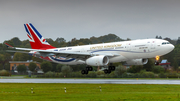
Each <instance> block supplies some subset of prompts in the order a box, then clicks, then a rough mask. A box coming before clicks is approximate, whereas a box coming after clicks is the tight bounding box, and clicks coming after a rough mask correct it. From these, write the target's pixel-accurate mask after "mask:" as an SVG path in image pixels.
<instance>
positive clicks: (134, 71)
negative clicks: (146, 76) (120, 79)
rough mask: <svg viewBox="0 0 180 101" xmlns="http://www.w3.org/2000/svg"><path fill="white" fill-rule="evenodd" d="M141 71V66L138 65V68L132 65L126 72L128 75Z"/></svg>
mask: <svg viewBox="0 0 180 101" xmlns="http://www.w3.org/2000/svg"><path fill="white" fill-rule="evenodd" d="M142 69H143V66H141V65H139V66H135V65H133V66H132V67H130V68H128V69H127V71H128V72H129V73H139V72H140V71H141V70H142Z"/></svg>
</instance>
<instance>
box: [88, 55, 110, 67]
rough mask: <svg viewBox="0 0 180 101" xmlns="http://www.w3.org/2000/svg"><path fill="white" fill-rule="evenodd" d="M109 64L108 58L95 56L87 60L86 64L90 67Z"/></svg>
mask: <svg viewBox="0 0 180 101" xmlns="http://www.w3.org/2000/svg"><path fill="white" fill-rule="evenodd" d="M108 63H109V58H108V57H107V56H93V57H90V58H88V59H87V60H86V64H87V65H90V66H105V65H107V64H108Z"/></svg>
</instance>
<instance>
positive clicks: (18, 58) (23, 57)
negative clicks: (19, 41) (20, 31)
mask: <svg viewBox="0 0 180 101" xmlns="http://www.w3.org/2000/svg"><path fill="white" fill-rule="evenodd" d="M31 59H32V56H30V55H28V54H24V53H18V52H16V53H15V54H14V57H13V61H27V60H31Z"/></svg>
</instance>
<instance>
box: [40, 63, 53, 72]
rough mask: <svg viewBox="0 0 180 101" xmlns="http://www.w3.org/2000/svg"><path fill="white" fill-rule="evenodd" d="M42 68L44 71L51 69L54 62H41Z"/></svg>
mask: <svg viewBox="0 0 180 101" xmlns="http://www.w3.org/2000/svg"><path fill="white" fill-rule="evenodd" d="M41 68H42V70H43V71H44V73H46V72H48V71H51V69H52V64H51V63H50V62H48V61H45V62H42V63H41Z"/></svg>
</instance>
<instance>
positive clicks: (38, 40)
mask: <svg viewBox="0 0 180 101" xmlns="http://www.w3.org/2000/svg"><path fill="white" fill-rule="evenodd" d="M24 27H25V30H26V32H27V36H28V37H29V42H30V45H31V48H32V49H29V48H18V47H13V46H11V45H9V44H7V43H5V44H6V46H8V47H9V48H13V49H16V50H21V51H17V52H22V53H26V52H23V51H29V52H28V54H29V55H32V56H35V57H39V58H41V59H44V60H48V61H51V62H55V63H60V64H68V65H78V64H86V65H87V66H86V68H85V69H84V70H82V71H81V73H82V74H88V72H89V71H92V70H93V68H92V66H101V67H104V66H107V67H108V69H105V70H104V73H105V74H109V73H111V71H114V70H115V66H113V65H112V64H113V63H116V62H126V63H127V64H128V65H144V64H146V63H147V62H148V58H155V59H156V61H155V64H156V65H158V64H159V61H158V60H159V57H160V56H162V55H165V54H167V53H169V52H171V51H172V50H173V49H174V45H172V44H170V43H169V42H168V41H166V40H162V39H141V40H132V41H121V42H110V43H102V44H91V45H82V46H69V47H61V48H56V47H53V46H51V45H50V44H49V43H48V42H47V41H46V39H45V38H44V37H43V36H42V35H41V34H40V33H39V32H38V31H37V29H36V28H35V27H34V26H33V25H32V24H31V23H27V24H24Z"/></svg>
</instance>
